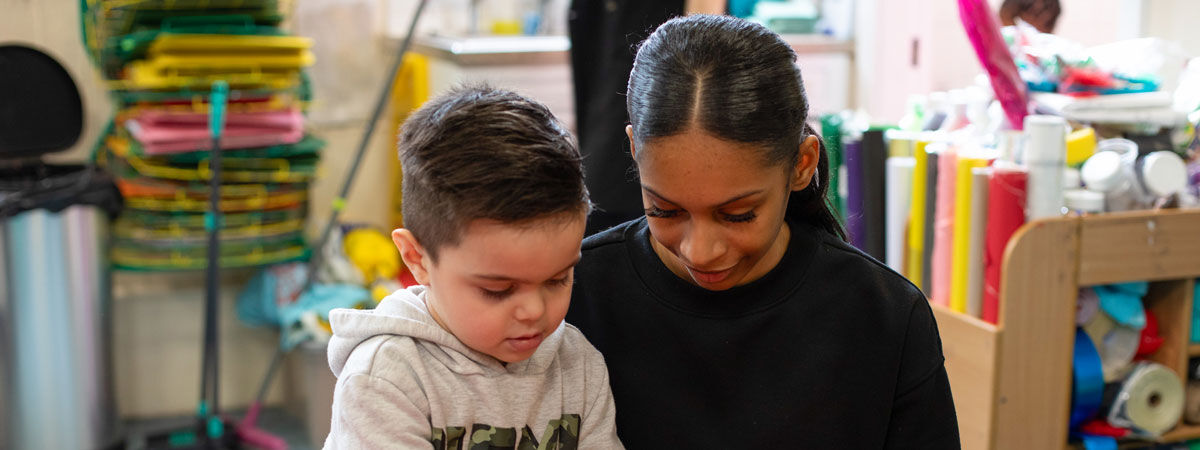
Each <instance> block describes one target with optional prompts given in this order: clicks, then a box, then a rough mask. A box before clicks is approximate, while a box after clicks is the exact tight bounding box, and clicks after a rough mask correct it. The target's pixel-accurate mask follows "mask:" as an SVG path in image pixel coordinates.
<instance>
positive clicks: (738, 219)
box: [725, 211, 758, 223]
mask: <svg viewBox="0 0 1200 450" xmlns="http://www.w3.org/2000/svg"><path fill="white" fill-rule="evenodd" d="M756 217H758V215H757V214H754V211H750V212H748V213H745V214H726V215H725V220H727V221H729V222H735V223H742V222H749V221H751V220H754V218H756Z"/></svg>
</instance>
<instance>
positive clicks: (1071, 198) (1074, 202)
mask: <svg viewBox="0 0 1200 450" xmlns="http://www.w3.org/2000/svg"><path fill="white" fill-rule="evenodd" d="M1063 203H1065V204H1066V208H1067V210H1069V211H1071V212H1073V213H1076V214H1099V213H1102V212H1104V209H1105V207H1104V193H1101V192H1096V191H1089V190H1087V189H1068V190H1066V191H1063Z"/></svg>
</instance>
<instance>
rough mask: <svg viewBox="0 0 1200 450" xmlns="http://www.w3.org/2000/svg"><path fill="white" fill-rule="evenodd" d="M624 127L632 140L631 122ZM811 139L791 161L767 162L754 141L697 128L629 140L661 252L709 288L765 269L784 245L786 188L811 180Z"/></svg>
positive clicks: (685, 275)
mask: <svg viewBox="0 0 1200 450" xmlns="http://www.w3.org/2000/svg"><path fill="white" fill-rule="evenodd" d="M626 132H627V133H629V134H631V137H630V141H631V142H634V141H635V140H634V139H633V138H632V129H631V128H628V127H627V128H626ZM815 143H816V140H815V138H810V139H808V140H806V141H805V142H804V144H802V145H801V146H800V149H799V150H800V154H801V156H800V158H799V161H798V162H797V164H796V167H794V168H792V167H786V166H768V165H766V164H764V162H763V157H762V153H761V151H762V149H760V148H758V147H757V146H755V145H754V144H744V143H737V142H729V141H725V140H721V139H718V138H716V137H713V136H710V135H709V134H707V133H705V132H703V131H699V130H692V131H686V132H683V133H680V134H677V135H674V136H668V137H660V138H655V139H653V140H651V141H650V142H646V143H644V144H643V145H642V146H641V147H640V148H634V149H633V153H634V159H635V160H636V161H637V164H638V173H639V174H640V178H641V184H642V204H643V206H644V207H645V209H646V217H647V220H648V222H649V226H650V233H651V235H653V237H654V238H653V239H652V240H651V244H652V245H653V247H654V249H655V252H657V253H658V256H659V258H661V259H662V261H663V263H664V264H666V266H667V267H668V268H670V269H671V271H672V272H674V273H675V274H676V275H678V276H679V277H680V278H683V279H685V280H688V281H690V282H692V283H694V284H696V285H698V286H700V287H703V288H705V289H709V290H714V291H719V290H725V289H729V288H731V287H734V286H739V285H742V284H746V283H749V282H751V281H754V280H756V279H758V278H760V277H762V276H763V275H765V274H766V273H767V272H769V271H770V270H771V269H772V268H774V267H775V264H777V263H778V262H779V260H780V259H781V258H782V257H783V254H784V251H785V250H786V249H787V243H788V238H789V236H790V235H789V230H788V228H787V226H786V224H785V223H784V211H785V210H786V208H787V199H788V194H790V191H791V190H800V189H803V188H804V187H806V186H808V182H809V180H810V179H811V177H812V174H813V170H812V169H814V168H815V167H816V158H817V155H818V153H817V150H816V146H815ZM809 146H811V147H813V148H812V149H807V148H806V147H809Z"/></svg>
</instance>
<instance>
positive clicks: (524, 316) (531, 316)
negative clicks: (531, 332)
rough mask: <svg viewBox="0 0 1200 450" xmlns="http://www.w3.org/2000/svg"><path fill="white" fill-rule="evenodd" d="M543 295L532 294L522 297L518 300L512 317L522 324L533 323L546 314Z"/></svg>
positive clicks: (538, 293) (539, 293)
mask: <svg viewBox="0 0 1200 450" xmlns="http://www.w3.org/2000/svg"><path fill="white" fill-rule="evenodd" d="M543 295H545V294H543V293H541V292H534V293H530V294H529V295H526V296H523V297H522V298H521V299H519V300H518V303H517V308H516V310H515V311H513V316H514V317H515V318H516V319H517V320H519V321H522V322H530V321H535V320H538V319H540V318H542V314H544V313H545V312H546V301H545V299H543V298H542V297H543Z"/></svg>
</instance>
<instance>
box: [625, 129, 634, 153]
mask: <svg viewBox="0 0 1200 450" xmlns="http://www.w3.org/2000/svg"><path fill="white" fill-rule="evenodd" d="M625 135H626V136H629V155H630V156H633V159H634V160H635V161H636V160H637V148H635V147H634V143H633V125H625Z"/></svg>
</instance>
